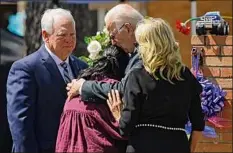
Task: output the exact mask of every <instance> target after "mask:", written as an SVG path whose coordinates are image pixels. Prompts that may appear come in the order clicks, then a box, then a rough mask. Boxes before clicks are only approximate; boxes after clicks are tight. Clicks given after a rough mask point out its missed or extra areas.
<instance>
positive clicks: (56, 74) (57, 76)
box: [40, 45, 65, 86]
mask: <svg viewBox="0 0 233 153" xmlns="http://www.w3.org/2000/svg"><path fill="white" fill-rule="evenodd" d="M40 53H41V58H42V61H43V62H42V63H43V65H44V66H45V67H46V68H47V70H48V71H49V73H50V75H51V76H52V79H54V80H55V82H56V83H59V84H62V85H64V86H65V81H64V79H63V78H62V76H61V73H60V71H59V69H58V67H57V65H56V63H55V61H54V60H53V58H52V57H51V56H50V55H49V53H48V51H47V50H46V49H45V46H44V45H43V46H42V47H41V48H40Z"/></svg>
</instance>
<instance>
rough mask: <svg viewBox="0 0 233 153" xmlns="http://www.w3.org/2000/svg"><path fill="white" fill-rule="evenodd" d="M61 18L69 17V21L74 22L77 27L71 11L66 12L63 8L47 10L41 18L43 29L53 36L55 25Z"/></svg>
mask: <svg viewBox="0 0 233 153" xmlns="http://www.w3.org/2000/svg"><path fill="white" fill-rule="evenodd" d="M61 17H67V19H69V20H71V21H73V24H74V25H75V21H74V18H73V16H72V15H71V13H70V11H69V10H65V9H62V8H56V9H47V10H46V11H45V12H44V14H43V16H42V18H41V29H42V30H45V31H46V32H48V33H49V34H52V33H53V25H54V24H55V23H56V22H57V21H58V20H59V19H60V18H61Z"/></svg>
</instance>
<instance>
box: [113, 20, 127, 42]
mask: <svg viewBox="0 0 233 153" xmlns="http://www.w3.org/2000/svg"><path fill="white" fill-rule="evenodd" d="M124 26H125V23H124V24H123V25H122V26H121V27H120V28H119V29H118V30H116V29H115V30H114V31H113V33H112V34H110V39H111V40H114V39H115V36H116V35H117V34H118V32H119V31H121V29H122V28H123V27H124Z"/></svg>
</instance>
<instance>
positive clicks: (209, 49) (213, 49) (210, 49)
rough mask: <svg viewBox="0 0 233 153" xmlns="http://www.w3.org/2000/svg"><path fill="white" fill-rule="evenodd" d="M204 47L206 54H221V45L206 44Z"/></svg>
mask: <svg viewBox="0 0 233 153" xmlns="http://www.w3.org/2000/svg"><path fill="white" fill-rule="evenodd" d="M203 49H204V56H209V55H211V56H212V55H216V56H218V55H221V48H220V46H205V47H203Z"/></svg>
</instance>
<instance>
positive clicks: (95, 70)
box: [56, 46, 129, 153]
mask: <svg viewBox="0 0 233 153" xmlns="http://www.w3.org/2000/svg"><path fill="white" fill-rule="evenodd" d="M128 62H129V57H128V54H127V53H125V52H124V51H123V50H122V49H120V48H119V47H115V46H111V47H109V48H107V49H105V50H104V55H103V57H101V58H100V59H98V60H97V61H95V63H94V65H93V67H89V68H87V69H85V70H83V71H82V72H81V74H80V75H79V77H78V78H85V79H86V80H96V81H97V82H100V83H104V82H108V83H114V82H117V81H120V80H121V78H122V77H123V76H124V71H125V68H126V66H127V64H128ZM126 143H127V139H126V137H122V136H121V135H120V134H119V131H118V122H117V121H116V120H115V119H114V117H113V116H112V113H111V112H110V110H109V108H108V105H107V104H106V103H102V104H101V103H86V102H83V101H82V100H81V98H80V96H76V97H74V98H73V99H71V100H70V101H69V100H67V102H66V104H65V106H64V111H63V114H62V116H61V122H60V127H59V131H58V137H57V144H56V152H90V153H93V152H99V153H100V152H101V153H116V152H125V148H126Z"/></svg>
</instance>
